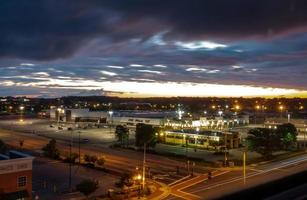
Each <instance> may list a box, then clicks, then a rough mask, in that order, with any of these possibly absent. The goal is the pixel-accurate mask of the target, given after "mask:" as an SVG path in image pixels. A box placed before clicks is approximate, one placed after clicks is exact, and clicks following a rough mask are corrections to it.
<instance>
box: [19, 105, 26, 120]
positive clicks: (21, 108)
mask: <svg viewBox="0 0 307 200" xmlns="http://www.w3.org/2000/svg"><path fill="white" fill-rule="evenodd" d="M24 109H25V107H24V106H19V110H20V119H19V121H20V122H22V121H23V118H22V114H23V110H24Z"/></svg>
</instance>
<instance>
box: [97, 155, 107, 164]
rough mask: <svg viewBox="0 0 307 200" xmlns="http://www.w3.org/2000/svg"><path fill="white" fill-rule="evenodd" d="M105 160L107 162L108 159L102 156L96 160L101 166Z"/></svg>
mask: <svg viewBox="0 0 307 200" xmlns="http://www.w3.org/2000/svg"><path fill="white" fill-rule="evenodd" d="M105 162H106V160H105V158H104V157H100V158H98V160H97V161H96V163H97V165H99V166H103V165H104V163H105Z"/></svg>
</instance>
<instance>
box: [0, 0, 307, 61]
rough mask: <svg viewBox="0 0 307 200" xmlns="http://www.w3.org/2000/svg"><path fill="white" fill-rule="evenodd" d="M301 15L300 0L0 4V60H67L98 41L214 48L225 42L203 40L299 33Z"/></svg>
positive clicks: (13, 0) (12, 0)
mask: <svg viewBox="0 0 307 200" xmlns="http://www.w3.org/2000/svg"><path fill="white" fill-rule="evenodd" d="M306 10H307V4H306V2H305V1H304V0H284V1H279V0H249V1H246V0H233V1H223V2H220V1H207V0H192V1H191V0H181V1H177V0H169V1H156V0H146V1H143V0H125V1H116V0H115V1H106V0H102V1H82V0H68V1H53V0H45V1H25V0H21V1H20V0H3V1H1V2H0V18H1V19H3V20H1V21H0V27H1V30H0V38H1V40H0V55H1V57H5V58H26V59H31V60H53V59H60V58H69V57H71V56H73V55H75V54H76V53H77V52H78V51H80V50H81V49H84V48H86V46H87V45H89V44H91V42H93V41H96V39H97V38H100V39H102V40H103V41H104V43H106V42H111V43H113V44H115V43H121V42H122V41H132V42H136V43H140V42H142V41H144V40H146V39H148V40H147V41H148V42H149V43H150V42H151V43H154V44H156V45H157V46H165V45H167V44H168V41H180V42H181V46H182V45H183V46H185V47H186V48H194V47H195V48H196V47H205V48H208V49H212V48H213V49H214V48H217V47H224V46H223V45H224V44H219V43H213V42H211V41H203V40H204V39H208V38H213V39H216V40H217V41H220V40H238V39H242V38H271V37H274V36H276V35H277V36H278V35H280V34H286V35H287V34H289V33H292V32H298V31H304V30H306V22H307V12H306ZM188 41H190V43H187V42H188ZM197 41H203V42H200V43H199V42H197ZM179 44H180V43H179ZM87 50H88V49H87ZM83 53H84V52H83Z"/></svg>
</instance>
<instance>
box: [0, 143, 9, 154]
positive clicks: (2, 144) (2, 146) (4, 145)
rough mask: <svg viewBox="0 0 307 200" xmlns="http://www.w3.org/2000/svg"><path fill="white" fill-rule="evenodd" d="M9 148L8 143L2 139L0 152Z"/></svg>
mask: <svg viewBox="0 0 307 200" xmlns="http://www.w3.org/2000/svg"><path fill="white" fill-rule="evenodd" d="M7 150H8V148H7V145H6V144H5V143H4V142H3V141H2V140H0V153H5V152H6V151H7Z"/></svg>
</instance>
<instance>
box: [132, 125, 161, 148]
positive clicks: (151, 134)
mask: <svg viewBox="0 0 307 200" xmlns="http://www.w3.org/2000/svg"><path fill="white" fill-rule="evenodd" d="M156 142H157V140H156V135H155V131H154V128H153V127H152V126H151V125H147V124H137V125H136V131H135V146H137V147H142V146H143V145H144V143H146V144H147V145H148V146H149V147H154V146H155V145H156Z"/></svg>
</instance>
